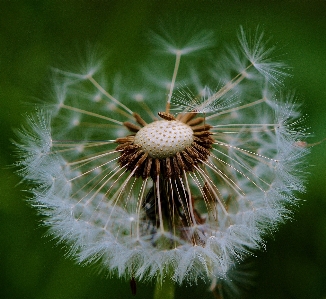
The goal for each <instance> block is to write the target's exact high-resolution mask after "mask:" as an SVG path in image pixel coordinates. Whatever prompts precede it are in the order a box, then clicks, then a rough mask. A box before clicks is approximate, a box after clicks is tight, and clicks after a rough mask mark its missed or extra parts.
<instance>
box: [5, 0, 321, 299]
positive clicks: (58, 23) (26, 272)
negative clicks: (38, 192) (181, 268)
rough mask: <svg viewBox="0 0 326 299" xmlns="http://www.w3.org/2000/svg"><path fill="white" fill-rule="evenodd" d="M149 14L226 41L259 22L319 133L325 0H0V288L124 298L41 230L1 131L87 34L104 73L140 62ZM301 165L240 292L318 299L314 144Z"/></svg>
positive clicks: (125, 289) (196, 294)
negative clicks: (281, 220) (295, 197)
mask: <svg viewBox="0 0 326 299" xmlns="http://www.w3.org/2000/svg"><path fill="white" fill-rule="evenodd" d="M160 20H163V21H166V20H171V21H170V22H174V20H178V22H180V23H183V24H194V23H196V22H198V23H200V24H201V26H203V27H204V28H209V29H213V30H214V31H215V32H216V36H217V42H218V43H224V42H234V41H235V38H236V32H237V30H238V29H239V26H240V25H244V26H245V27H246V28H253V29H255V28H256V26H257V25H259V26H262V28H264V29H265V31H266V32H267V33H268V34H270V35H272V36H273V42H274V43H277V46H278V47H279V48H280V49H281V52H283V53H284V56H282V59H283V60H285V61H286V62H287V63H288V64H290V65H291V66H292V67H293V70H292V74H293V78H292V79H291V84H292V86H293V87H295V89H296V91H297V93H298V95H299V97H300V99H301V100H302V103H303V111H304V113H306V114H307V115H308V116H309V117H308V119H307V125H308V126H309V127H310V128H311V129H310V130H311V132H313V137H312V138H311V139H310V141H309V142H310V143H314V142H318V141H320V140H322V139H324V138H325V137H326V1H313V0H311V1H303V0H301V1H300V0H298V1H288V0H286V1H284V0H283V1H272V0H270V1H245V0H241V1H240V0H239V1H228V0H225V1H219V0H215V1H208V0H202V1H200V0H198V1H194V0H185V1H183V0H179V1H178V0H174V1H170V0H164V1H158V0H157V1H154V0H141V1H132V0H119V1H117V0H115V1H91V0H89V1H84V0H71V1H57V0H48V1H46V0H44V1H36V0H35V1H33V0H21V1H6V0H0V126H1V133H0V143H1V145H0V165H1V166H0V167H1V169H0V194H1V196H0V298H4V299H5V298H8V299H9V298H26V299H29V298H33V299H47V298H60V299H65V298H67V299H68V298H90V299H92V298H96V299H101V298H113V299H115V298H117V299H120V298H131V293H130V289H129V282H128V281H124V280H120V279H116V278H114V277H109V278H108V277H104V276H103V275H98V274H97V270H95V269H94V268H88V267H80V266H78V265H75V264H74V262H73V261H71V260H69V259H66V258H65V257H64V252H65V250H64V249H62V248H61V247H58V246H56V243H55V241H53V240H51V239H50V238H48V237H44V235H45V233H46V229H45V228H43V227H40V226H39V224H38V223H39V221H40V217H39V216H37V214H36V211H35V210H34V209H32V208H30V207H29V205H28V204H27V203H26V202H25V200H24V199H25V194H24V192H23V191H22V190H23V189H25V188H27V186H25V185H23V184H19V178H18V177H17V176H16V175H15V173H14V169H13V168H12V167H10V165H12V164H13V163H14V162H15V156H14V155H13V150H14V148H13V146H12V144H11V141H10V139H11V138H13V137H14V134H13V132H12V129H13V128H16V127H20V126H21V123H22V122H23V120H24V116H23V114H24V113H25V112H27V111H32V110H33V105H29V104H28V103H31V102H33V101H34V99H35V98H44V96H46V94H47V92H50V88H49V85H48V78H49V74H50V67H51V66H59V67H61V65H64V64H65V63H67V65H69V63H70V61H69V60H70V58H72V57H75V56H76V55H77V54H78V53H80V52H83V49H85V48H86V47H87V44H90V45H100V46H101V48H102V49H106V50H107V52H108V53H109V55H108V57H109V60H110V66H111V69H112V72H115V71H117V70H119V69H121V68H122V69H124V70H128V65H130V64H134V63H135V62H137V63H139V64H141V62H142V59H144V57H143V54H144V52H146V51H144V49H145V48H146V41H145V40H144V36H146V32H147V31H148V30H149V29H152V28H154V27H155V26H156V25H157V23H158V22H159V21H160ZM170 25H171V24H170ZM135 75H137V74H135ZM309 164H310V165H311V166H310V167H309V171H310V172H311V175H310V178H309V184H308V187H307V189H308V191H307V193H306V194H304V195H302V199H303V200H304V201H302V205H301V207H300V208H298V210H297V211H296V212H295V214H294V219H293V220H292V221H291V222H288V223H286V224H285V225H283V226H282V227H281V228H280V230H279V231H278V233H277V234H275V236H274V237H273V238H271V239H270V240H268V244H267V250H266V251H265V252H257V253H256V255H257V257H256V258H255V259H254V263H253V267H254V270H255V271H256V273H257V275H256V286H255V287H253V288H252V289H250V290H249V292H248V294H247V297H248V298H251V299H255V298H259V299H271V298H273V299H291V298H293V299H301V298H302V299H307V298H309V299H323V298H326V171H325V169H326V142H324V143H322V144H320V145H318V146H315V147H313V148H312V154H311V155H310V158H309ZM207 287H208V286H205V285H200V284H199V285H197V286H188V287H186V286H183V287H177V288H176V292H175V298H188V299H191V298H202V299H204V298H213V296H212V294H211V293H209V292H208V291H207ZM154 288H155V286H154V285H151V284H146V285H145V284H140V283H138V292H137V296H136V298H146V299H147V298H153V293H154ZM247 297H246V298H247ZM244 298H245V297H244Z"/></svg>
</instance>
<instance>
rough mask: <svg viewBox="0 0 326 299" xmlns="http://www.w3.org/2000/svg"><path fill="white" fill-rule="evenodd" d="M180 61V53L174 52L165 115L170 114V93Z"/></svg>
mask: <svg viewBox="0 0 326 299" xmlns="http://www.w3.org/2000/svg"><path fill="white" fill-rule="evenodd" d="M180 59H181V51H177V52H176V57H175V64H174V70H173V75H172V80H171V85H170V92H169V96H168V101H167V103H166V109H165V112H167V113H169V112H170V103H171V98H172V93H173V89H174V84H175V80H176V78H177V74H178V69H179V65H180Z"/></svg>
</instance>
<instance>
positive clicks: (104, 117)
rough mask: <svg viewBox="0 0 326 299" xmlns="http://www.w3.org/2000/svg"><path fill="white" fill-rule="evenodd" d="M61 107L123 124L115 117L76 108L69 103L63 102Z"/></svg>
mask: <svg viewBox="0 0 326 299" xmlns="http://www.w3.org/2000/svg"><path fill="white" fill-rule="evenodd" d="M60 107H61V108H65V109H68V110H71V111H75V112H79V113H82V114H86V115H90V116H94V117H97V118H102V119H105V120H108V121H111V122H114V123H116V124H118V125H123V123H122V122H121V121H118V120H115V119H113V118H110V117H106V116H104V115H101V114H97V113H94V112H90V111H87V110H83V109H79V108H76V107H72V106H68V105H65V104H61V105H60Z"/></svg>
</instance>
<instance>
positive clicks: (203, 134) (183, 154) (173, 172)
mask: <svg viewBox="0 0 326 299" xmlns="http://www.w3.org/2000/svg"><path fill="white" fill-rule="evenodd" d="M158 115H159V116H160V117H161V118H162V119H165V120H167V121H178V122H181V123H183V124H185V125H187V126H189V127H190V128H191V130H192V134H193V136H192V140H193V141H192V143H191V145H190V146H187V147H185V148H184V149H183V150H180V151H178V152H176V153H174V154H173V155H170V156H168V157H164V158H157V157H153V155H151V154H150V153H149V151H148V150H147V149H146V148H144V146H142V145H140V144H137V143H135V135H136V133H137V132H138V131H139V130H141V129H142V128H143V127H146V126H147V125H148V124H147V123H146V122H145V121H144V120H143V119H142V118H141V117H140V115H139V114H137V113H134V114H133V116H134V118H135V121H136V122H137V123H138V125H137V124H134V123H130V122H124V126H125V127H126V128H128V130H129V131H131V132H132V133H133V134H131V135H128V136H126V137H122V138H117V139H116V143H119V145H118V146H117V148H116V150H117V151H118V152H120V158H119V164H120V166H121V167H122V168H127V169H128V170H129V171H130V172H131V173H132V175H133V176H135V177H142V178H143V179H146V178H148V177H151V178H152V179H153V181H156V180H157V178H158V176H159V175H161V176H163V177H167V178H171V177H172V178H176V177H180V176H181V175H182V174H183V173H184V172H188V171H193V170H194V167H195V166H197V165H199V164H202V163H203V162H204V161H206V160H207V159H208V157H209V155H210V150H211V148H212V144H213V142H214V139H213V138H212V137H211V135H212V133H211V132H210V129H211V128H212V127H211V126H210V125H208V124H205V119H204V118H203V117H196V116H197V114H196V113H192V112H189V113H180V114H178V115H177V116H176V117H174V116H173V115H172V114H170V113H167V112H159V113H158ZM158 150H159V149H158Z"/></svg>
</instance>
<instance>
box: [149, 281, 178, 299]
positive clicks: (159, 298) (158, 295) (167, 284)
mask: <svg viewBox="0 0 326 299" xmlns="http://www.w3.org/2000/svg"><path fill="white" fill-rule="evenodd" d="M174 293H175V285H174V283H173V281H171V280H170V279H166V280H165V281H163V282H162V283H161V281H159V280H158V281H157V282H156V286H155V291H154V297H153V298H154V299H174Z"/></svg>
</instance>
